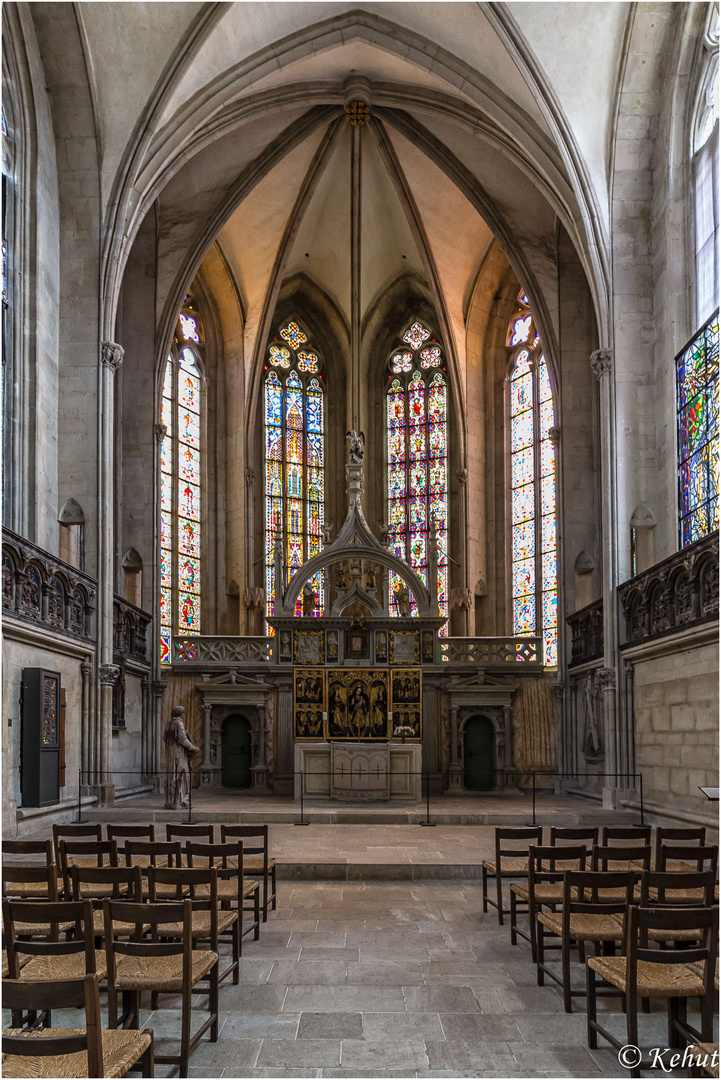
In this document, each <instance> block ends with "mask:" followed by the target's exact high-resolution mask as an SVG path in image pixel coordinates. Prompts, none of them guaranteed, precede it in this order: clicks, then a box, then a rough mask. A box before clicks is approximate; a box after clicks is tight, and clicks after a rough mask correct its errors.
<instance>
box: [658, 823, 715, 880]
mask: <svg viewBox="0 0 721 1080" xmlns="http://www.w3.org/2000/svg"><path fill="white" fill-rule="evenodd" d="M664 844H670V845H671V846H672V847H681V846H683V847H693V846H694V845H696V846H698V847H704V845H705V844H706V827H705V826H704V825H699V826H698V827H696V828H693V829H667V828H665V827H664V826H662V825H659V826H658V828H657V829H656V847H655V849H654V862H653V865H654V869H655V870H661V869H662V866H661V848H662V846H663V845H664ZM680 858H681V859H683V855H682V856H680ZM666 869H667V870H675V869H679V870H681V872H683V871H684V870H690V869H692V867H691V866H690V865H689V864H686V865H685V866H679V867H674V866H668V865H667V866H666Z"/></svg>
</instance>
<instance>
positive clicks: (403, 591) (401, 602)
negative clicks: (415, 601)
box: [393, 584, 411, 619]
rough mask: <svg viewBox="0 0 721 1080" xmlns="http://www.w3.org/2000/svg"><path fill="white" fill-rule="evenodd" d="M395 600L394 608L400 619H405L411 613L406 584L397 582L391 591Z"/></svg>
mask: <svg viewBox="0 0 721 1080" xmlns="http://www.w3.org/2000/svg"><path fill="white" fill-rule="evenodd" d="M393 595H394V597H395V601H396V609H397V611H398V614H399V615H400V617H401V618H402V619H407V618H408V616H409V615H410V613H411V604H410V598H409V593H408V587H407V586H406V585H401V584H398V585H396V587H395V591H394V593H393Z"/></svg>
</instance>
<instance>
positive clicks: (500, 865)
mask: <svg viewBox="0 0 721 1080" xmlns="http://www.w3.org/2000/svg"><path fill="white" fill-rule="evenodd" d="M531 843H533V844H537V845H538V844H542V843H543V829H542V827H541V826H540V825H532V826H530V827H528V828H523V829H496V834H495V857H494V858H493V859H484V861H483V862H482V863H481V881H482V886H483V911H484V913H485V912H486V911H488V905H489V904H490V905H491V907H494V908H496V910H497V911H498V921H499V923H500V924H501V926H503V916H504V915H510V913H511V909H510V908H504V907H503V879H504V878H524V877H526V875H527V874H528V848H529V845H530V844H531ZM489 877H491V878H495V881H496V898H495V900H493V899H492V898H491V897H490V896H489V895H488V879H489Z"/></svg>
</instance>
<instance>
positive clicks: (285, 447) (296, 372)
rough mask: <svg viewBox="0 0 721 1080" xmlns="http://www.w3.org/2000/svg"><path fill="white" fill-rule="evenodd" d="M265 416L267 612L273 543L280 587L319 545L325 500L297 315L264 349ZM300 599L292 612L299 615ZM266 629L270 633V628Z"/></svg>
mask: <svg viewBox="0 0 721 1080" xmlns="http://www.w3.org/2000/svg"><path fill="white" fill-rule="evenodd" d="M265 371H266V372H267V374H266V376H265V383H264V387H263V405H264V417H265V595H266V615H272V614H273V611H274V609H275V598H276V596H277V595H278V582H276V580H275V549H276V545H278V544H279V545H280V547H281V551H282V555H283V558H282V562H283V565H284V566H285V572H286V581H285V582H284V583H283V585H285V584H287V583H288V581H289V580H290V578H291V577H292V576H293V574H294V573H295V571H296V570H297V569H298V567H299V566H301V565H302V564H303V563H304V562H306V560H308V559H311V558H312V557H313V556H314V555H318V554H319V552H320V550H321V547H322V546H323V545H322V539H323V538H322V527H323V521H324V517H323V512H324V499H325V479H324V470H325V446H324V429H325V420H324V390H323V374H322V371H321V360H320V356H319V354H318V351H317V350H316V349H315V348H314V347H313V346H312V345H311V343H310V341H309V335H308V334H307V332H306V331H305V330H304V329H303V328H302V327H301V325H300V323H299V322H298V321H297V320H292V321H291V322H288V323H285V324H284V325H283V326H282V327H280V328H279V330H278V334H277V336H276V337H275V338H274V339H273V341H272V342H271V343H270V345H269V346H268V354H267V359H266V364H265ZM311 585H312V587H313V589H314V591H315V594H316V603H315V605H314V607H313V612H312V614H313V615H316V616H317V615H322V614H323V574H322V573H320V574H316V575H315V577H314V578H312V579H311ZM301 604H302V600H301V599H300V598H299V600H298V605H297V608H296V614H297V615H300V614H301ZM272 632H273V631H272V628H269V633H272Z"/></svg>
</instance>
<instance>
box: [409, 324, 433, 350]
mask: <svg viewBox="0 0 721 1080" xmlns="http://www.w3.org/2000/svg"><path fill="white" fill-rule="evenodd" d="M430 336H431V332H430V330H428V329H427V328H426V327H425V326H423V324H422V323H420V322H413V323H411V325H410V326H409V327H408V329H407V330H406V332H405V334H404V335H403V341H405V343H406V345H410V347H411V348H412V349H420V347H421V345H422V344H423V342H424V341H427V340H428V338H429V337H430Z"/></svg>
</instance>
